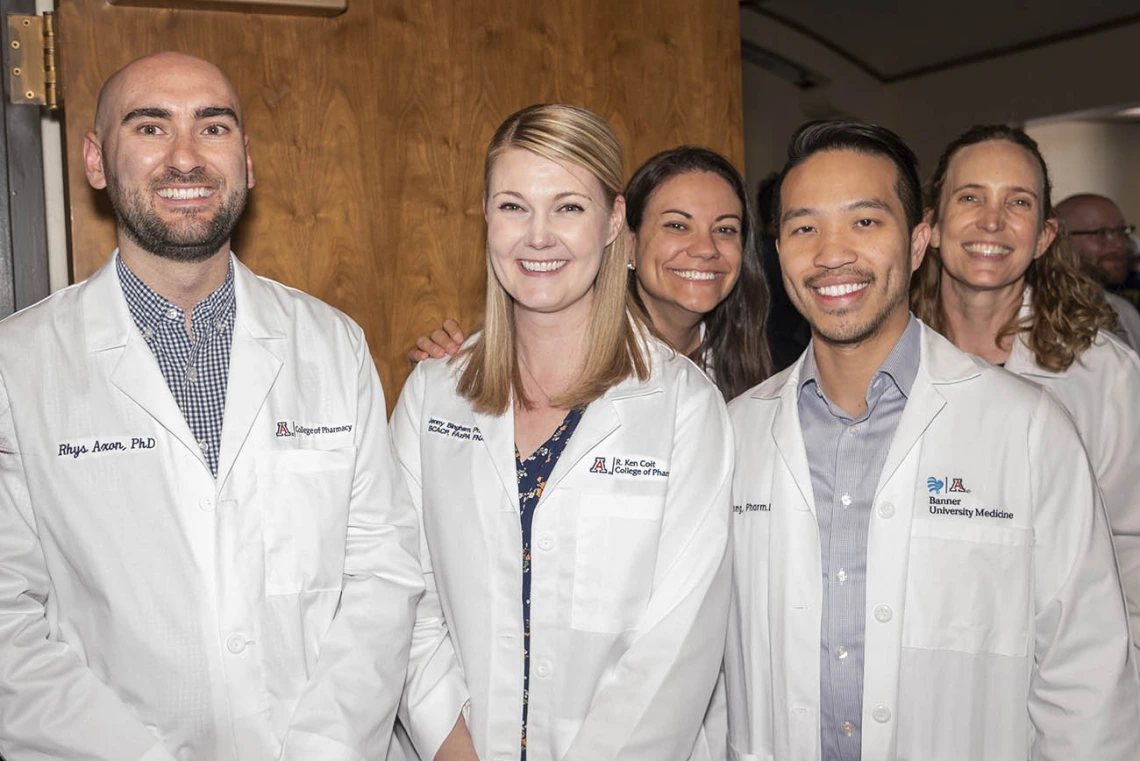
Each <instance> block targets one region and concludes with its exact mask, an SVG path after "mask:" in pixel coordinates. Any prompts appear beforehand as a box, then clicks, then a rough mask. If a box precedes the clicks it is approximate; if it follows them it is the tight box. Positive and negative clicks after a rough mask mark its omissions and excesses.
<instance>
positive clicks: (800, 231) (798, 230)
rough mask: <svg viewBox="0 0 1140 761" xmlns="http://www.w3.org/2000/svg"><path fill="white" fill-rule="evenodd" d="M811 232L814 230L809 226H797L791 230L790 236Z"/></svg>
mask: <svg viewBox="0 0 1140 761" xmlns="http://www.w3.org/2000/svg"><path fill="white" fill-rule="evenodd" d="M813 232H815V228H814V227H812V226H811V225H799V226H798V227H793V228H792V235H807V234H808V233H813Z"/></svg>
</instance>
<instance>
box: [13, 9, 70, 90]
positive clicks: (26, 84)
mask: <svg viewBox="0 0 1140 761" xmlns="http://www.w3.org/2000/svg"><path fill="white" fill-rule="evenodd" d="M58 63H59V62H58V60H57V57H56V48H55V14H53V13H50V12H47V13H44V15H43V16H17V15H12V16H9V17H8V92H9V93H10V94H11V97H10V100H11V102H12V103H16V104H34V105H41V106H47V107H48V108H49V109H52V110H54V109H57V108H59V89H58V87H57V82H56V72H57V71H58Z"/></svg>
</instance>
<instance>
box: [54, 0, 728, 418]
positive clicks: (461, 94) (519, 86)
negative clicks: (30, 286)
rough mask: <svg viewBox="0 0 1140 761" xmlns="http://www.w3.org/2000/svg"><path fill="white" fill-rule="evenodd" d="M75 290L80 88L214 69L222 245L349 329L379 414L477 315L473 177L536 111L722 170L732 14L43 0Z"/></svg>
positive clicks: (98, 198) (378, 0)
mask: <svg viewBox="0 0 1140 761" xmlns="http://www.w3.org/2000/svg"><path fill="white" fill-rule="evenodd" d="M58 22H59V23H58V35H59V44H60V55H61V71H60V81H61V83H62V86H63V98H64V128H65V151H66V153H67V159H68V160H67V162H66V166H67V174H68V177H67V191H68V205H69V223H70V230H69V232H70V244H71V255H72V272H73V277H74V279H76V280H78V279H82V278H84V277H87V276H88V275H90V274H91V273H92V272H93V271H94V270H95V269H97V268H98V267H99V266H100V265H101V264H103V263H104V262H105V261H106V260H107V257H108V255H109V253H110V252H111V251H112V249H113V248H114V245H115V235H114V221H113V219H112V217H111V214H110V208H109V206H108V204H107V202H106V198H105V196H104V195H103V194H102V193H101V192H97V191H94V190H92V189H91V188H90V187H88V185H87V182H86V179H85V177H84V174H83V165H82V160H81V148H82V144H83V134H84V132H85V131H86V130H88V129H89V128H90V125H91V123H92V120H93V117H94V113H95V100H96V97H97V95H98V91H99V87H100V85H101V83H102V82H103V80H104V79H106V78H107V77H108V76H109V75H110V74H111V73H113V72H114V71H115V70H116V69H118V68H119V67H121V66H122V65H124V64H125V63H127V62H129V61H131V60H133V59H134V58H137V57H139V56H141V55H145V54H147V53H151V52H155V51H159V50H180V51H183V52H186V53H191V54H194V55H198V56H201V57H203V58H206V59H208V60H210V61H213V62H214V63H216V64H218V65H219V66H220V67H221V68H222V69H223V70H224V71H226V72H227V73H228V74H229V76H230V78H231V79H232V80H233V82H234V85H235V87H236V88H237V91H238V94H239V95H240V96H241V98H242V102H243V105H244V109H245V118H246V130H247V132H248V133H249V135H250V148H251V152H252V154H253V161H254V169H255V173H256V176H257V187H255V188H254V189H253V191H252V193H251V196H250V204H249V207H248V209H247V211H246V216H245V218H244V219H243V221H242V223H241V225H240V226H239V228H238V232H237V233H236V235H235V239H234V250H235V251H237V252H238V254H239V256H240V257H241V259H242V261H243V262H244V263H245V264H247V265H249V266H250V267H251V268H252V269H253V270H254V271H256V272H258V273H260V274H263V275H266V276H268V277H272V278H274V279H276V280H280V281H281V282H283V283H286V284H288V285H292V286H295V287H297V288H300V289H302V290H305V291H307V292H309V293H312V294H314V295H316V296H318V297H319V298H321V299H323V300H325V301H327V302H328V303H330V304H332V305H334V306H336V307H338V308H340V309H342V310H343V311H345V312H347V313H348V314H349V315H351V316H352V317H353V318H354V319H356V320H357V321H358V322H359V323H360V324H361V325H362V326H363V328H364V330H365V332H366V334H367V336H368V341H369V345H370V346H371V349H372V354H373V358H374V359H375V361H376V364H377V367H378V368H379V371H380V376H381V379H382V380H383V383H384V388H385V391H386V393H387V397H388V405H389V409H390V408H391V405H392V404H393V403H394V402H395V399H396V396H397V394H398V392H399V389H400V386H401V385H402V384H403V381H404V378H405V377H406V376H407V374H408V372H409V371H410V365H409V364H408V360H407V351H408V349H409V348H410V346H411V344H412V341H413V340H414V338H415V337H416V336H418V335H421V334H422V333H423V332H424V331H426V330H428V329H430V328H433V327H435V326H438V325H439V324H440V322H441V320H442V318H443V317H444V316H457V317H459V318H460V319H461V320H462V321H463V323H464V324H465V325H466V326H474V325H475V323H476V320H477V319H478V317H479V316H480V315H481V314H482V290H483V279H484V266H483V244H484V236H483V219H482V211H481V206H480V204H481V198H482V160H483V152H484V150H485V148H486V144H487V141H488V140H489V139H490V137H491V134H492V133H493V131H494V129H495V127H496V126H497V125H498V124H499V123H500V122H501V121H502V120H503V119H504V118H505V117H506V116H507V115H508V114H510V113H511V112H513V111H515V110H516V109H518V108H521V107H523V106H526V105H529V104H531V103H537V102H552V101H561V102H569V103H574V104H577V105H581V106H584V107H586V108H589V109H591V110H593V111H596V112H597V113H599V114H600V115H602V116H604V117H605V118H607V119H608V120H609V121H610V123H611V124H612V125H613V126H614V128H615V130H616V131H617V134H618V136H619V137H620V138H621V140H622V144H623V145H624V146H625V148H626V161H627V167H626V169H627V172H628V171H629V170H631V169H632V168H634V167H635V166H637V164H639V163H640V162H641V161H643V160H644V159H646V158H648V157H649V156H650V155H652V154H653V153H655V152H657V151H659V150H662V149H665V148H669V147H673V146H675V145H678V144H680V143H694V144H698V145H704V146H708V147H711V148H713V149H716V150H719V151H721V152H723V153H725V154H726V155H727V156H729V157H730V158H732V159H733V160H734V161H735V162H736V164H737V165H738V166H742V164H743V161H742V159H743V135H742V130H743V127H742V115H741V105H740V29H739V17H738V11H737V3H736V2H735V0H616V1H615V0H562V1H561V2H553V3H547V2H535V0H350V1H349V8H348V11H347V12H346V13H345V14H343V15H341V16H337V17H333V18H316V17H304V16H284V15H269V14H252V13H242V12H224V11H189V10H155V9H148V8H136V7H122V6H111V5H109V4H108V3H107V1H106V0H59V12H58Z"/></svg>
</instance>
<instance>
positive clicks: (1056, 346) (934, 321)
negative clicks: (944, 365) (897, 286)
mask: <svg viewBox="0 0 1140 761" xmlns="http://www.w3.org/2000/svg"><path fill="white" fill-rule="evenodd" d="M989 140H1005V141H1007V142H1010V143H1013V144H1014V145H1017V146H1020V147H1021V148H1024V149H1025V150H1026V151H1028V152H1029V154H1030V155H1031V156H1032V157H1033V158H1034V159H1035V160H1036V161H1037V165H1038V167H1039V169H1040V170H1041V184H1042V189H1043V191H1044V192H1043V193H1042V196H1041V223H1040V227H1041V229H1043V228H1044V224H1045V222H1046V221H1048V220H1051V219H1055V214H1054V213H1053V204H1052V201H1051V199H1050V192H1051V190H1052V185H1051V183H1050V182H1049V170H1048V167H1047V166H1046V165H1045V159H1044V157H1043V156H1042V155H1041V151H1040V150H1039V149H1038V147H1037V143H1036V142H1035V141H1034V140H1033V139H1032V138H1031V137H1029V136H1028V135H1026V134H1025V133H1024V132H1023V131H1022V130H1020V129H1017V128H1014V127H1009V126H1007V125H1004V124H987V125H978V126H976V127H972V128H971V129H969V130H967V131H966V132H965V133H963V134H962V135H961V136H960V137H958V139H957V140H955V141H953V142H952V143H950V145H948V146H947V147H946V150H944V151H943V152H942V156H941V158H939V160H938V166H937V168H936V169H935V170H934V177H933V178H932V179H931V181H930V185H929V186H928V188H927V193H926V206H927V209H928V211H929V213H930V214H931V215H932V216H931V219H932V221H933V222H934V223H937V222H938V214H939V204H940V203H941V198H942V186H943V184H944V182H945V180H946V173H947V171H948V170H949V168H950V161H951V159H953V157H954V154H956V153H957V152H958V151H959V150H961V149H962V148H965V147H966V146H969V145H976V144H978V143H983V142H986V141H989ZM1025 285H1026V287H1028V288H1030V289H1031V292H1030V298H1029V304H1030V314H1029V318H1028V319H1027V320H1022V319H1021V318H1020V315H1019V313H1018V312H1015V313H1014V314H1012V315H1010V318H1009V320H1008V321H1007V322H1006V324H1005V325H1004V326H1002V329H1001V330H1000V331H998V334H997V336H996V337H995V338H994V343H995V344H996V345H998V346H1000V345H1001V343H1002V341H1004V340H1005V339H1006V338H1009V337H1010V336H1017V335H1018V334H1021V333H1025V334H1026V335H1025V342H1026V344H1027V345H1028V346H1029V350H1030V351H1032V352H1033V357H1034V359H1035V360H1036V362H1037V364H1038V365H1039V366H1040V367H1043V368H1044V369H1046V370H1049V371H1051V372H1062V371H1064V370H1067V369H1068V368H1069V366H1070V365H1072V364H1073V362H1075V361H1076V359H1077V357H1078V356H1080V354H1081V353H1082V352H1084V351H1085V350H1086V349H1088V348H1089V347H1090V346H1091V345H1092V343H1093V341H1095V340H1096V335H1097V332H1098V331H1100V330H1112V329H1113V328H1114V327H1115V326H1116V314H1115V313H1114V312H1113V311H1112V307H1111V306H1109V305H1108V303H1107V301H1105V298H1104V292H1103V290H1102V289H1101V287H1100V286H1099V285H1098V284H1097V283H1096V282H1095V281H1093V280H1092V279H1091V278H1090V277H1088V276H1087V275H1085V274H1084V273H1083V272H1082V270H1081V262H1080V256H1079V255H1078V254H1077V252H1076V251H1075V250H1074V248H1073V245H1072V243H1071V242H1070V240H1069V236H1068V234H1067V233H1066V232H1065V231H1063V230H1061V231H1059V232H1058V234H1057V237H1056V238H1054V240H1053V242H1052V243H1051V244H1050V245H1049V248H1047V249H1046V250H1045V253H1044V254H1042V255H1041V256H1039V257H1037V258H1036V259H1034V260H1033V261H1031V262H1030V263H1029V268H1028V269H1027V270H1026V271H1025ZM910 305H911V309H912V310H913V311H914V313H915V314H916V315H917V316H918V317H919V319H921V320H922V321H923V322H925V323H926V324H927V325H929V326H930V327H932V328H933V329H934V330H937V331H938V332H939V333H941V334H942V335H944V336H946V337H947V338H949V339H950V340H951V341H952V340H954V336H953V335H951V331H950V323H949V321H948V320H947V319H946V310H945V305H944V304H943V303H942V257H941V255H940V253H939V251H938V249H937V248H935V247H933V246H931V247H929V248H927V250H926V258H925V259H924V260H923V262H922V265H921V266H920V267H919V268H918V271H917V272H916V273H915V276H914V278H913V279H912V280H911V290H910Z"/></svg>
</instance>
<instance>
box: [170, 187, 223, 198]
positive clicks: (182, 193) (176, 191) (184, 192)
mask: <svg viewBox="0 0 1140 761" xmlns="http://www.w3.org/2000/svg"><path fill="white" fill-rule="evenodd" d="M156 192H157V193H158V195H159V197H161V198H165V199H167V200H170V201H192V200H194V199H197V198H209V197H210V196H212V195H214V192H215V191H214V189H213V188H204V187H180V188H159V189H158V190H157V191H156Z"/></svg>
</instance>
